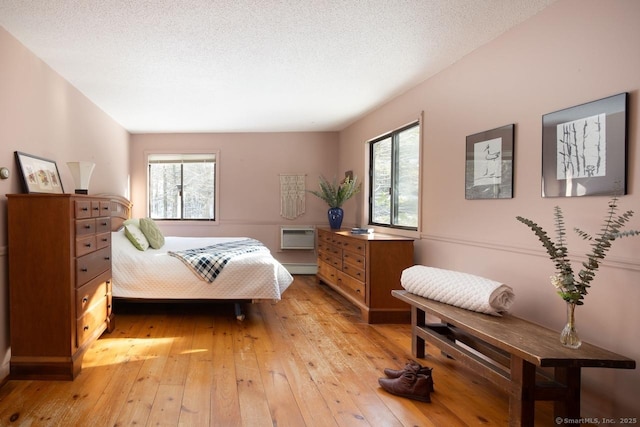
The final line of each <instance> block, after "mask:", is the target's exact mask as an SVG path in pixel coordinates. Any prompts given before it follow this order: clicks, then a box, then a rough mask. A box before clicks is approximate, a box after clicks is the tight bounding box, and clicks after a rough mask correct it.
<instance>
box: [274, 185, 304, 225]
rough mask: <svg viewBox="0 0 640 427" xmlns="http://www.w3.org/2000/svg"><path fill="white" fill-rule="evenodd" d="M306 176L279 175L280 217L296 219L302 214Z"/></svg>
mask: <svg viewBox="0 0 640 427" xmlns="http://www.w3.org/2000/svg"><path fill="white" fill-rule="evenodd" d="M305 177H306V175H299V174H298V175H296V174H280V216H281V217H283V218H286V219H296V218H297V217H299V216H300V215H302V214H303V213H304V208H305V201H304V195H305Z"/></svg>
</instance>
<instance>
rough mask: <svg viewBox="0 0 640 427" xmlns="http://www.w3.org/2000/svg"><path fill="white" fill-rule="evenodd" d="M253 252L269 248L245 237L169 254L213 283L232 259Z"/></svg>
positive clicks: (264, 250)
mask: <svg viewBox="0 0 640 427" xmlns="http://www.w3.org/2000/svg"><path fill="white" fill-rule="evenodd" d="M251 252H269V249H267V247H266V246H264V245H263V244H262V243H261V242H260V241H258V240H255V239H244V240H237V241H234V242H226V243H218V244H216V245H211V246H206V247H204V248H198V249H187V250H184V251H169V252H167V254H169V255H171V256H173V257H176V258H178V259H180V260H181V261H182V262H184V263H185V264H186V265H187V266H188V267H189V268H191V269H192V270H193V271H194V272H195V273H196V274H197V275H198V276H200V277H201V278H202V279H203V280H206V281H207V282H209V283H211V282H213V281H214V279H215V278H216V277H218V275H219V274H220V273H221V272H222V269H223V268H224V266H225V265H227V263H228V262H229V261H230V260H231V259H233V258H234V257H237V256H240V255H244V254H248V253H251Z"/></svg>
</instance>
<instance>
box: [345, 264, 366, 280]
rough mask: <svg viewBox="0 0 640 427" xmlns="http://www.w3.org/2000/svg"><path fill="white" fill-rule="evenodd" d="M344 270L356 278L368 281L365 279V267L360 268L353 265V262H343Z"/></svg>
mask: <svg viewBox="0 0 640 427" xmlns="http://www.w3.org/2000/svg"><path fill="white" fill-rule="evenodd" d="M342 271H344V272H345V273H347V274H348V275H349V276H351V277H353V278H354V279H358V280H360V281H362V282H366V280H365V272H364V271H365V270H364V269H363V268H358V267H356V266H353V265H351V264H346V263H345V264H343V265H342Z"/></svg>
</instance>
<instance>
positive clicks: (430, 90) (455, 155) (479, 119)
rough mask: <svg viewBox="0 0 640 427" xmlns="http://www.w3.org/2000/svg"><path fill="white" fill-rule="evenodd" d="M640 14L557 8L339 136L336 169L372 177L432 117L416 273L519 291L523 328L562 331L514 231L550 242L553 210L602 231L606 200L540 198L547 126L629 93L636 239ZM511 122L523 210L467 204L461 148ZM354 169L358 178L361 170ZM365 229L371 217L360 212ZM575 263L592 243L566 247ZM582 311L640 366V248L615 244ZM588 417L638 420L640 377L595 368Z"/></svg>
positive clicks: (582, 327) (555, 306)
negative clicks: (400, 133)
mask: <svg viewBox="0 0 640 427" xmlns="http://www.w3.org/2000/svg"><path fill="white" fill-rule="evenodd" d="M639 19H640V2H637V1H634V0H616V1H608V2H603V1H598V0H560V1H558V2H557V3H554V4H553V5H551V6H550V7H549V8H547V9H545V10H544V11H542V12H541V13H540V14H539V15H538V16H536V17H534V18H532V19H530V20H528V21H526V22H525V23H523V24H522V25H519V26H518V27H516V28H514V29H512V30H511V31H509V32H508V33H506V34H504V35H503V36H501V37H499V38H498V39H496V40H494V41H493V42H491V43H489V44H487V45H485V46H484V47H482V48H480V49H478V50H476V51H475V52H473V53H471V54H470V55H468V56H466V57H465V58H463V59H462V60H460V61H459V62H457V63H456V64H454V65H453V66H451V67H449V68H447V69H446V70H444V71H442V72H441V73H439V74H438V75H436V76H434V77H433V78H431V79H428V80H427V81H425V82H424V83H423V84H421V85H419V86H418V87H416V88H414V89H412V90H410V91H409V92H407V93H405V94H403V95H402V96H400V97H398V98H397V99H395V100H393V101H391V102H389V103H388V104H387V105H385V106H383V107H381V108H380V109H378V110H377V111H375V112H373V113H371V114H369V115H368V116H366V117H364V118H363V119H361V120H359V121H358V122H356V123H354V124H353V125H351V126H350V127H348V128H347V129H345V130H344V131H343V132H341V134H340V162H339V164H340V166H341V167H342V168H343V169H344V168H346V167H347V165H348V167H355V168H356V171H357V173H359V174H360V175H362V172H363V171H364V170H366V146H365V145H364V144H363V141H366V140H368V139H371V138H372V137H374V136H376V135H379V134H380V133H382V132H384V131H386V130H390V129H393V128H396V127H398V126H400V125H402V124H404V123H406V122H408V121H410V120H412V119H415V118H417V117H418V116H419V115H420V112H421V111H424V141H423V167H424V176H423V180H422V185H423V188H422V215H421V219H422V230H421V232H420V233H419V240H418V241H417V242H416V250H417V258H416V262H417V263H420V264H426V265H432V266H437V267H442V268H448V269H454V270H460V271H465V272H469V273H474V274H479V275H482V276H485V277H489V278H492V279H495V280H498V281H503V282H505V283H508V284H510V285H511V286H513V287H514V288H515V292H516V298H517V301H516V304H515V306H514V312H515V314H516V315H520V316H522V317H526V318H528V319H531V320H533V321H535V322H538V323H540V324H543V325H546V326H548V327H550V328H553V329H555V330H558V331H560V330H561V329H562V327H563V324H564V318H565V308H564V303H563V301H562V300H561V299H560V298H559V297H558V296H557V295H556V294H555V292H554V288H553V287H552V286H551V284H550V281H549V276H550V275H551V274H553V273H554V270H553V265H552V263H551V261H550V260H548V259H547V256H546V253H545V252H544V251H543V249H542V247H541V245H540V244H539V242H538V240H537V238H536V237H535V236H534V235H533V233H531V232H530V231H529V230H528V229H527V228H526V227H525V226H524V225H522V224H520V223H519V222H517V221H516V220H515V217H516V216H517V215H523V216H525V217H529V218H532V219H534V220H536V221H538V222H539V223H540V224H541V225H543V226H545V228H547V229H548V230H549V231H550V232H551V233H552V235H553V207H554V206H555V205H560V206H561V207H562V208H563V210H564V212H565V217H566V220H567V225H568V228H569V229H571V228H573V226H581V227H583V228H585V229H587V230H589V231H593V232H597V231H598V229H599V225H600V223H601V220H602V218H603V216H604V213H605V208H606V202H607V201H608V198H607V197H582V198H545V199H543V198H541V195H540V193H541V189H540V185H541V184H540V180H541V117H542V115H543V114H545V113H549V112H553V111H556V110H559V109H563V108H567V107H571V106H574V105H577V104H581V103H584V102H589V101H593V100H596V99H599V98H603V97H606V96H609V95H614V94H617V93H620V92H629V93H630V105H629V108H630V109H629V119H630V123H629V152H628V164H629V170H628V171H629V172H628V189H629V191H628V195H626V196H623V197H622V198H621V201H620V205H621V207H622V208H623V209H624V210H628V209H631V210H634V211H636V213H637V214H636V217H635V218H634V219H633V221H632V226H631V228H634V229H640V195H639V191H640V174H639V173H638V148H637V147H638V139H639V135H638V133H639V131H638V123H639V111H638V88H639V87H640V72H639V70H640V49H639V48H638V45H637V44H638V40H640V26H639V25H638V20H639ZM510 123H515V124H516V133H515V164H514V171H515V184H514V198H513V199H509V200H465V197H464V175H465V137H466V136H467V135H471V134H474V133H477V132H480V131H484V130H489V129H493V128H495V127H498V126H502V125H506V124H510ZM354 165H356V166H354ZM361 205H362V208H361V211H362V215H363V216H362V218H361V219H362V221H365V220H366V217H365V214H366V208H365V205H364V201H362V202H361ZM569 238H570V240H569V250H570V254H572V256H574V259H575V260H576V261H577V263H576V264H577V266H576V267H577V268H579V262H581V261H583V260H584V259H585V258H584V257H580V256H577V257H576V256H575V255H582V254H584V253H587V252H588V251H589V247H588V245H587V243H586V242H583V241H581V240H579V239H577V238H576V237H575V236H574V235H571V236H569ZM605 264H606V267H603V268H602V269H601V270H600V271H599V272H598V273H597V276H596V280H595V282H594V283H593V287H592V289H591V291H590V293H589V295H587V296H586V299H585V305H584V306H581V307H579V308H578V310H577V322H578V331H579V332H580V335H581V336H582V338H583V339H584V340H586V341H589V342H591V343H594V344H596V345H599V346H602V347H604V348H607V349H609V350H612V351H615V352H617V353H620V354H623V355H625V356H627V357H630V358H632V359H635V360H636V361H640V340H639V339H638V333H637V331H636V327H637V325H639V324H640V310H638V302H639V301H640V238H633V239H623V240H619V241H616V242H615V244H614V247H613V250H612V251H611V252H610V254H609V257H608V259H607V262H606V263H605ZM583 381H584V383H583V402H582V403H583V415H584V416H601V417H602V416H609V417H612V416H616V417H617V416H620V417H638V416H640V407H639V406H638V404H637V397H638V390H640V370H638V369H636V370H633V371H626V370H625V371H622V370H605V369H591V370H590V369H585V375H584V376H583Z"/></svg>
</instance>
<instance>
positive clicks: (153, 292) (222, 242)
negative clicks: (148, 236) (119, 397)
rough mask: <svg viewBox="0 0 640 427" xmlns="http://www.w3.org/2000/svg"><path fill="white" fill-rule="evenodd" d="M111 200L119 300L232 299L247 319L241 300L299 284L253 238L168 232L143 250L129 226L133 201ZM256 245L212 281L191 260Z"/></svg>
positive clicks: (277, 295)
mask: <svg viewBox="0 0 640 427" xmlns="http://www.w3.org/2000/svg"><path fill="white" fill-rule="evenodd" d="M110 198H111V205H112V208H111V212H112V217H111V223H112V227H111V229H112V233H111V251H112V255H111V256H112V276H113V278H112V282H113V283H112V293H113V297H114V298H116V299H123V300H125V299H126V300H128V301H131V300H136V301H162V302H167V301H178V300H180V301H228V302H233V303H234V304H235V313H236V317H237V318H238V319H239V320H242V319H243V318H244V315H243V314H242V311H241V305H240V304H241V303H243V302H255V301H257V300H276V301H277V300H280V299H281V297H282V294H283V292H284V291H285V290H286V289H287V288H288V287H289V285H291V283H292V282H293V277H292V276H291V274H290V273H289V272H288V271H287V270H286V269H285V268H284V266H283V265H282V264H280V263H279V262H278V261H277V260H276V259H275V258H274V257H273V256H272V255H271V253H270V252H269V250H268V249H266V247H264V246H262V247H258V246H261V245H262V244H261V243H260V242H258V241H255V240H253V239H250V238H248V237H176V236H163V238H164V244H163V245H162V247H161V248H159V249H153V248H151V247H150V248H148V249H146V250H139V249H137V248H136V247H135V246H134V244H132V242H131V240H130V239H129V237H127V235H125V230H124V225H125V224H127V222H125V221H127V219H128V218H129V217H130V212H131V204H130V202H129V201H128V200H127V199H125V198H122V197H117V196H116V197H114V196H110ZM246 243H252V244H254V245H253V246H252V248H253V247H254V246H256V247H257V248H256V249H255V250H250V251H249V250H247V251H244V252H243V251H236V252H239V253H234V254H233V256H232V257H230V259H228V261H227V262H226V263H225V264H224V265H223V267H222V268H221V269H220V270H219V271H217V272H216V273H217V274H216V276H215V278H214V279H213V280H212V281H211V282H209V281H208V280H206V279H203V278H202V277H201V276H200V275H198V273H197V272H196V271H194V269H193V268H191V267H190V266H189V265H188V263H187V261H185V259H184V257H183V256H182V255H184V253H185V251H189V250H191V249H198V248H205V247H212V248H220V247H224V246H231V247H234V246H238V245H241V244H246Z"/></svg>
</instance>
